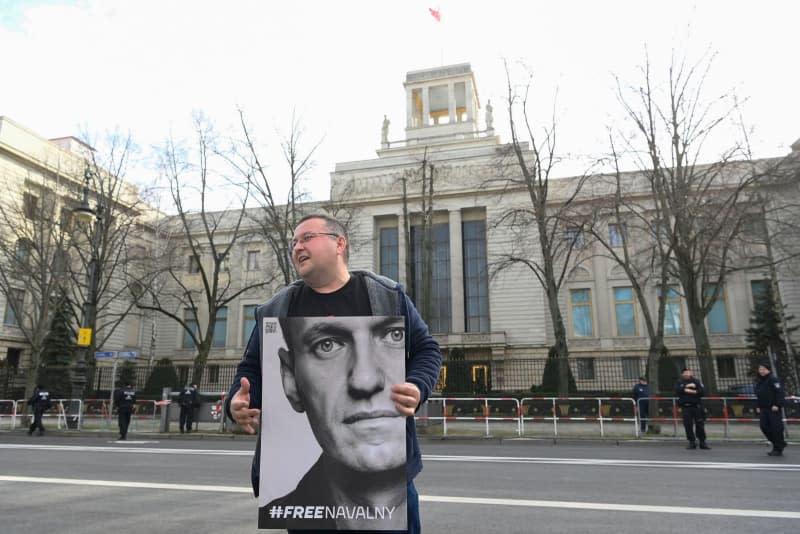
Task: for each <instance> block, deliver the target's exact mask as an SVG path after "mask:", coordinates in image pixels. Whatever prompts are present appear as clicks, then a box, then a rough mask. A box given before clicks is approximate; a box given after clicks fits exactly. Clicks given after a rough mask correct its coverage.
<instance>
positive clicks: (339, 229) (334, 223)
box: [295, 213, 350, 263]
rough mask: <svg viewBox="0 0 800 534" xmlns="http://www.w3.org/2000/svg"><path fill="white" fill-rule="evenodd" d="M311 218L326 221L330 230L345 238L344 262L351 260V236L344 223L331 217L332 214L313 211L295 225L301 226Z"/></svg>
mask: <svg viewBox="0 0 800 534" xmlns="http://www.w3.org/2000/svg"><path fill="white" fill-rule="evenodd" d="M311 219H320V220H322V221H323V222H324V223H325V226H326V227H327V228H328V231H329V232H330V233H332V234H336V235H340V236H342V237H343V238H344V242H345V245H344V254H343V255H342V257H343V259H344V262H345V263H347V262H348V261H349V260H350V238H349V237H347V230H345V229H344V225H343V224H342V223H340V222H339V221H338V220H337V219H335V218H333V217H331V216H330V215H325V214H324V213H312V214H311V215H306V216H305V217H303V218H302V219H300V220H299V221H297V224H296V225H295V228H297V227H298V226H300V225H301V224H302V223H304V222H306V221H308V220H311Z"/></svg>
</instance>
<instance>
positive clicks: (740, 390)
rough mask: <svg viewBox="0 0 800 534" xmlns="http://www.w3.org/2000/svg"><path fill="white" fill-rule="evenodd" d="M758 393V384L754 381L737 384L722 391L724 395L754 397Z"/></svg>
mask: <svg viewBox="0 0 800 534" xmlns="http://www.w3.org/2000/svg"><path fill="white" fill-rule="evenodd" d="M755 394H756V385H755V384H752V383H748V384H736V385H733V386H731V387H729V388H728V389H726V390H725V391H723V392H722V393H721V395H720V396H722V397H745V396H747V397H752V396H755Z"/></svg>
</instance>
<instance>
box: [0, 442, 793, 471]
mask: <svg viewBox="0 0 800 534" xmlns="http://www.w3.org/2000/svg"><path fill="white" fill-rule="evenodd" d="M115 443H125V442H115ZM128 443H129V444H130V442H128ZM0 449H22V450H50V451H71V452H117V453H119V452H123V453H132V454H179V455H181V456H190V455H195V456H204V455H205V456H252V455H253V452H252V451H251V450H235V449H177V448H176V449H168V448H163V447H94V446H92V447H90V446H84V445H44V444H27V443H0ZM422 459H423V460H425V461H427V462H461V463H464V462H466V463H498V464H543V465H583V466H589V467H644V468H665V467H666V468H670V469H672V468H680V467H691V468H694V469H720V470H732V471H800V464H787V463H782V462H781V463H778V462H780V460H778V461H777V462H768V463H763V462H762V463H757V462H707V461H684V460H620V459H606V458H558V457H552V458H550V457H535V456H534V457H526V456H466V455H465V456H455V455H445V454H425V455H423V456H422Z"/></svg>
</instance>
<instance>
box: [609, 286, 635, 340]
mask: <svg viewBox="0 0 800 534" xmlns="http://www.w3.org/2000/svg"><path fill="white" fill-rule="evenodd" d="M635 310H636V306H635V304H634V300H633V288H632V287H615V288H614V312H615V314H616V316H617V335H618V336H635V335H636V311H635Z"/></svg>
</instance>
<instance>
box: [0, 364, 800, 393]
mask: <svg viewBox="0 0 800 534" xmlns="http://www.w3.org/2000/svg"><path fill="white" fill-rule="evenodd" d="M663 363H664V365H663V366H660V367H659V371H660V373H659V374H660V376H661V382H662V383H661V384H652V385H651V391H653V392H658V391H662V392H671V391H672V388H673V386H674V384H675V382H676V381H677V379H678V376H679V371H680V369H681V368H683V367H690V368H692V369H694V370H695V375H696V376H698V378H700V379H702V376H700V366H699V362H698V359H697V357H696V356H694V355H674V356H670V357H668V358H665V359H664V362H663ZM714 363H715V365H714V368H715V371H716V374H717V384H718V386H719V391H720V393H721V394H725V392H726V391H727V390H730V388H731V387H732V386H735V385H740V384H743V383H752V382H754V381H755V378H756V375H755V370H756V366H755V364H754V358H753V357H752V356H750V355H741V354H739V355H737V354H718V355H715V356H714ZM546 365H547V358H526V359H505V360H467V359H454V358H453V359H445V360H444V362H443V365H442V370H441V372H440V375H439V381H438V383H437V392H439V393H441V394H443V395H445V396H456V395H458V396H467V397H476V396H483V395H489V394H492V393H496V394H499V395H500V396H507V395H508V394H509V393H514V394H517V393H520V392H527V393H528V394H531V393H532V394H535V395H547V394H551V395H552V394H554V393H556V392H555V391H554V389H553V388H552V387H550V388H548V387H547V386H543V385H542V380H543V376H544V371H545V366H546ZM569 367H570V372H571V375H572V377H573V378H574V382H575V387H576V389H575V394H576V395H575V396H580V395H583V396H587V395H597V396H608V397H611V396H624V395H626V394H627V393H628V392H629V391H630V390H631V388H632V387H633V384H634V383H636V380H637V379H638V377H639V376H642V375H644V374H646V371H647V358H646V356H644V355H642V356H633V357H627V356H626V357H616V356H615V357H610V356H605V355H603V356H597V357H590V356H580V357H574V356H571V357H570V358H569ZM90 370H91V372H90V374H89V377H88V383H87V390H86V391H87V397H107V396H108V395H109V394H110V392H111V390H112V389H114V384H112V367H111V366H110V365H106V364H99V365H96V366H95V367H93V368H90ZM64 372H65V373H66V372H69V369H64ZM29 373H30V370H28V369H25V368H22V367H19V368H16V367H11V368H5V367H0V397H2V398H14V397H15V396H23V393H24V387H25V380H26V377H27V376H28V374H29ZM235 373H236V364H234V363H230V364H208V365H206V366H205V367H204V369H203V376H202V379H201V380H199V381H197V380H195V379H194V378H195V377H194V368H193V366H192V365H191V364H190V363H188V362H187V363H185V364H184V363H174V364H173V365H170V366H166V367H162V366H153V367H148V366H147V365H136V364H133V363H132V364H131V365H130V366H129V365H127V364H123V365H121V366H119V367H118V369H117V386H119V385H122V384H121V383H120V382H121V381H122V380H125V381H130V382H131V385H133V386H134V387H135V388H136V390H137V391H138V392H139V397H140V398H160V396H161V388H162V387H170V388H172V389H173V390H178V389H179V388H181V387H183V386H184V385H186V384H187V383H197V382H199V383H198V386H199V389H200V391H227V390H228V388H229V387H230V384H231V383H232V382H233V377H234V375H235ZM548 389H550V390H548ZM790 391H791V389H790ZM69 393H70V392H69V391H63V392H61V391H53V390H51V394H53V395H57V396H69ZM571 393H572V392H571Z"/></svg>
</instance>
